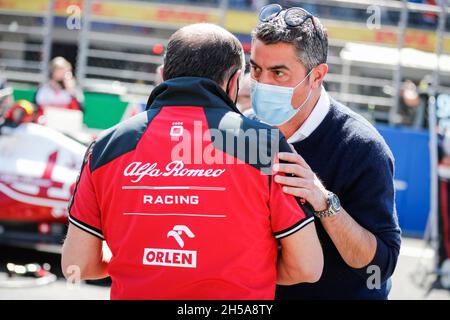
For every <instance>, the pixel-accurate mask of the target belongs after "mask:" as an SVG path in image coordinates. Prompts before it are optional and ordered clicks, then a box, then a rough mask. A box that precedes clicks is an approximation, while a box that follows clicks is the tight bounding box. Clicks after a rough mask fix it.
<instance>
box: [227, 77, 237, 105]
mask: <svg viewBox="0 0 450 320" xmlns="http://www.w3.org/2000/svg"><path fill="white" fill-rule="evenodd" d="M238 71H239V69H237V70H236V71H235V72H233V74H232V75H231V77H230V78H229V79H228V82H227V89H226V91H225V92H226V93H227V94H228V95H230V93H229V92H228V90H229V89H230V82H231V79H233V77H234V75H235V74H236V72H238ZM238 96H239V79H238V81H237V87H236V97H235V98H234V101H233V103H234V104H236V103H237V100H238Z"/></svg>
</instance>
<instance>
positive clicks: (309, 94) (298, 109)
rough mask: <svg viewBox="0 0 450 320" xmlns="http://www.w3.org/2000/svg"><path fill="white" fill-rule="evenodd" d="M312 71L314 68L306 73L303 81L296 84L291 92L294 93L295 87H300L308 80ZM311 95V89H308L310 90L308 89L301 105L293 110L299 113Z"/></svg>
mask: <svg viewBox="0 0 450 320" xmlns="http://www.w3.org/2000/svg"><path fill="white" fill-rule="evenodd" d="M313 70H314V68H312V69H311V70H310V71H309V72H308V74H307V75H306V76H305V77H304V78H303V80H302V81H300V83H298V84H297V85H296V86H295V87H294V89H293V90H292V91H295V89H297V87H298V86H299V85H301V84H302V83H303V82H304V81H305V80H306V79H308V77H309V76H310V75H311V72H312V71H313ZM311 93H312V89H311V88H310V89H309V93H308V96H307V97H306V99H305V101H303V103H302V104H301V105H300V106H299V107H298V108H295V109H296V110H297V112H298V111H300V110H301V109H302V108H303V107H304V106H305V104H306V103H307V102H308V100H309V98H310V97H311ZM291 106H292V101H291ZM292 107H294V106H292Z"/></svg>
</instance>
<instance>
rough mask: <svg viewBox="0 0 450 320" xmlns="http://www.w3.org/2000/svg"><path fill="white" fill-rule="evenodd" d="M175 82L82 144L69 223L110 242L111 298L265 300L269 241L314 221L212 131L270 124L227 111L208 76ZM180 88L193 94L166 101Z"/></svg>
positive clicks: (270, 272)
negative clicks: (85, 145)
mask: <svg viewBox="0 0 450 320" xmlns="http://www.w3.org/2000/svg"><path fill="white" fill-rule="evenodd" d="M180 79H184V81H183V82H181V81H180V80H178V79H175V80H171V81H167V82H166V83H164V84H163V85H162V88H160V87H161V86H160V87H158V88H159V90H158V88H157V89H155V91H154V92H153V93H152V96H151V97H150V101H149V105H150V107H149V109H148V111H146V112H143V113H140V114H138V115H137V116H135V117H133V118H131V119H129V120H127V121H125V122H124V123H122V124H120V125H118V126H116V127H115V128H113V129H111V130H109V131H108V132H106V133H105V134H104V135H103V136H102V137H100V138H99V139H98V140H97V142H96V143H95V144H94V145H93V146H91V147H90V148H89V150H88V152H87V156H86V159H85V165H84V166H83V168H82V170H81V174H80V177H79V181H78V183H77V186H76V189H75V192H74V195H73V198H72V201H71V205H70V207H69V212H70V216H69V221H70V223H72V224H73V225H75V226H77V227H79V228H81V229H83V230H84V231H86V232H89V233H90V234H92V235H94V236H97V237H99V238H100V239H104V240H106V242H107V244H108V246H109V248H110V249H111V252H112V255H113V257H112V260H111V262H110V264H109V267H108V271H109V274H110V276H111V279H112V287H111V298H112V299H273V298H274V294H275V284H276V260H277V247H278V246H277V239H280V238H283V237H285V236H288V235H290V234H292V233H294V232H296V231H298V230H300V229H301V228H302V227H303V226H305V225H306V224H308V223H310V222H312V221H313V217H312V216H310V215H307V214H305V211H304V210H302V207H301V204H300V202H298V201H297V199H296V198H294V197H293V196H290V195H287V194H285V193H283V192H282V190H281V186H280V185H279V184H277V183H275V182H274V181H273V176H272V175H266V174H263V173H262V169H261V168H260V167H259V166H258V164H254V163H250V161H248V159H244V157H242V156H239V155H238V154H237V152H236V151H235V150H234V151H230V150H228V149H227V150H224V149H225V148H222V147H220V146H219V147H218V145H217V143H216V140H214V139H212V138H211V130H212V129H215V131H214V134H216V133H217V132H218V131H219V132H225V131H224V130H226V129H227V128H225V127H227V126H236V125H239V126H240V127H241V128H242V127H243V126H244V127H245V128H247V129H249V128H259V129H270V127H268V126H265V125H263V124H259V123H257V122H254V121H252V120H248V119H245V118H244V117H243V116H242V115H240V114H237V113H234V111H235V107H234V106H233V104H232V103H231V101H230V100H229V99H228V97H227V96H225V95H224V93H223V92H222V91H221V90H220V89H219V88H218V87H217V86H216V85H215V84H214V83H213V82H212V81H209V80H205V79H202V78H180ZM186 87H187V88H189V90H192V91H194V92H197V95H196V100H195V101H192V99H190V100H189V98H188V97H186V98H185V99H186V100H188V102H189V104H188V105H179V104H178V103H179V102H177V101H172V99H171V97H172V96H173V95H174V94H176V93H177V92H178V91H180V93H184V94H185V95H186V91H187V89H186ZM181 90H184V91H181ZM198 92H201V93H202V94H198ZM202 95H203V96H202ZM176 96H180V94H179V95H176ZM175 100H176V99H175ZM177 104H178V105H177ZM227 123H228V124H227ZM243 123H244V125H243ZM216 129H217V130H216ZM199 132H200V133H201V135H198V133H199ZM244 132H245V131H244ZM267 132H269V131H268V130H267ZM199 137H200V138H199ZM199 139H201V140H203V141H202V142H199ZM213 140H214V142H212V141H213ZM219 140H220V139H219ZM252 143H253V142H250V144H252ZM255 144H256V143H255ZM279 144H280V147H279V148H278V150H277V151H279V150H280V149H281V150H283V149H286V148H288V146H287V143H286V141H285V139H284V138H281V140H279ZM181 149H183V152H179V151H180V150H181ZM247 149H248V148H247ZM250 149H251V148H250ZM250 149H249V150H250ZM257 149H258V148H257ZM259 149H261V148H259ZM255 151H258V150H256V149H252V151H251V152H255ZM283 151H284V150H283ZM286 151H287V150H286ZM249 152H250V151H248V150H247V153H246V155H247V157H248V155H250V154H251V153H249ZM189 153H191V154H189ZM199 155H200V156H199ZM208 155H209V156H208ZM212 160H215V161H212ZM269 166H270V165H269Z"/></svg>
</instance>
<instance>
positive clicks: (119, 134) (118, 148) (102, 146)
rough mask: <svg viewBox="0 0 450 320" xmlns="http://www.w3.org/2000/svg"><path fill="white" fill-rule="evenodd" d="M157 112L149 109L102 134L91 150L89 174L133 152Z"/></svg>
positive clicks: (157, 110)
mask: <svg viewBox="0 0 450 320" xmlns="http://www.w3.org/2000/svg"><path fill="white" fill-rule="evenodd" d="M159 110H160V109H151V110H148V111H146V112H141V113H139V114H137V115H135V116H134V117H132V118H130V119H127V120H125V121H124V122H122V123H119V124H118V125H116V126H114V127H112V128H110V129H108V130H106V131H105V132H103V133H102V134H101V135H100V136H99V137H98V138H97V140H96V143H95V145H94V146H93V148H92V156H91V163H90V169H91V172H93V171H94V170H96V169H98V168H100V167H101V166H103V165H105V164H107V163H108V162H110V161H112V160H114V159H116V158H118V157H119V156H121V155H123V154H124V153H126V152H129V151H131V150H134V149H135V148H136V145H137V144H138V142H139V140H140V139H141V138H142V136H143V134H144V132H145V130H146V129H147V126H148V124H149V123H150V122H151V121H152V119H153V118H154V117H155V116H156V115H157V114H158V112H159Z"/></svg>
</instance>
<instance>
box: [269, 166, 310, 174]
mask: <svg viewBox="0 0 450 320" xmlns="http://www.w3.org/2000/svg"><path fill="white" fill-rule="evenodd" d="M273 170H274V171H275V172H283V173H286V174H293V175H296V176H298V177H302V176H303V175H302V172H304V171H306V169H305V168H302V167H300V165H298V164H292V163H275V164H274V165H273Z"/></svg>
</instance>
